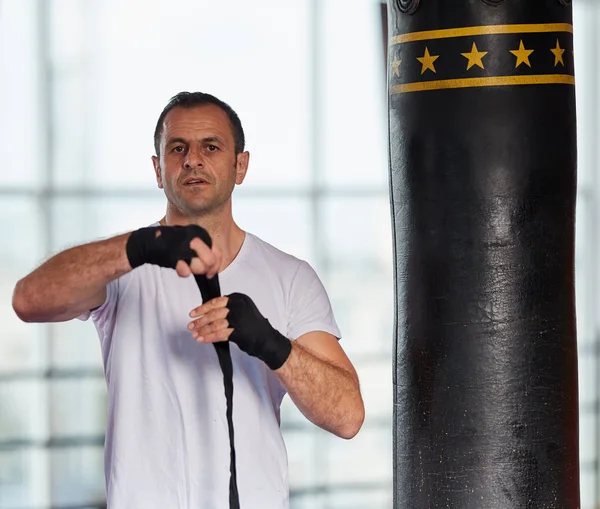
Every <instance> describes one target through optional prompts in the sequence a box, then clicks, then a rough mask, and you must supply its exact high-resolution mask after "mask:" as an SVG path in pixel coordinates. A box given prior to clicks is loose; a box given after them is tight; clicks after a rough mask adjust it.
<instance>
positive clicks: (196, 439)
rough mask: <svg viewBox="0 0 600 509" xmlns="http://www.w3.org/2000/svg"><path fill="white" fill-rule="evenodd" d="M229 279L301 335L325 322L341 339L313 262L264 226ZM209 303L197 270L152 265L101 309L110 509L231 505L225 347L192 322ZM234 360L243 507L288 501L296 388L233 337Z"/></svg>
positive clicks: (224, 275) (224, 287)
mask: <svg viewBox="0 0 600 509" xmlns="http://www.w3.org/2000/svg"><path fill="white" fill-rule="evenodd" d="M219 282H220V285H221V292H222V294H223V295H227V294H230V293H232V292H241V293H245V294H247V295H249V296H250V297H251V298H252V300H253V301H254V302H255V303H256V306H257V307H258V309H259V310H260V311H261V313H262V314H263V315H264V316H265V317H266V318H268V319H269V321H270V323H271V325H273V327H275V328H276V329H277V330H278V331H279V332H281V333H282V334H284V335H285V336H286V337H288V338H289V339H291V340H294V339H296V338H298V337H299V336H301V335H302V334H305V333H307V332H311V331H317V330H319V331H325V332H328V333H330V334H333V335H334V336H336V337H338V338H339V337H340V332H339V329H338V327H337V324H336V322H335V319H334V316H333V313H332V310H331V305H330V302H329V299H328V297H327V294H326V292H325V289H324V288H323V285H322V284H321V282H320V280H319V278H318V276H317V275H316V273H315V272H314V270H313V269H312V268H311V267H310V265H309V264H308V263H306V262H305V261H302V260H299V259H297V258H295V257H293V256H291V255H289V254H286V253H284V252H282V251H280V250H278V249H276V248H275V247H273V246H271V245H270V244H268V243H266V242H264V241H263V240H261V239H259V238H258V237H256V236H254V235H252V234H249V233H247V234H246V237H245V240H244V243H243V245H242V248H241V250H240V252H239V253H238V255H237V257H236V258H235V259H234V261H233V262H232V263H231V264H230V265H229V267H227V268H226V269H225V270H224V271H223V272H221V273H220V274H219ZM201 303H202V298H201V296H200V291H199V289H198V286H197V285H196V282H195V280H194V278H193V277H189V278H180V277H179V276H178V275H177V274H176V272H175V271H174V270H172V269H166V268H162V267H158V266H155V265H143V266H141V267H138V268H136V269H135V270H133V271H131V272H129V273H127V274H125V275H124V276H122V277H120V278H118V279H116V280H114V281H112V282H111V283H110V284H109V285H108V286H107V298H106V301H105V302H104V304H103V305H102V306H101V307H99V308H98V309H96V310H94V311H93V312H92V313H91V316H92V318H93V321H94V324H95V325H96V328H97V330H98V334H99V336H100V342H101V347H102V357H103V361H104V370H105V375H106V381H107V386H108V419H107V421H108V422H107V430H106V443H105V470H106V488H107V499H108V508H109V509H224V508H226V507H227V506H228V499H229V478H230V472H229V467H230V455H229V452H230V451H229V436H228V429H227V418H226V401H225V393H224V387H223V375H222V372H221V369H220V367H219V362H218V359H217V355H216V352H215V349H214V347H213V345H210V344H199V343H197V342H195V341H194V340H193V339H192V337H191V334H190V332H189V331H188V330H187V325H188V323H189V322H190V318H189V312H190V311H191V310H192V309H193V308H195V307H197V306H199V305H200V304H201ZM82 318H84V319H85V318H86V317H85V316H84V317H82ZM231 358H232V362H233V386H234V392H233V424H234V433H235V448H236V455H237V462H236V463H237V482H238V489H239V498H240V505H241V509H287V508H288V507H289V501H288V500H289V487H288V465H287V454H286V450H285V445H284V443H283V438H282V436H281V432H280V428H279V407H280V404H281V400H282V398H283V396H284V395H285V390H284V389H283V387H282V385H281V384H280V382H279V380H278V379H277V377H276V376H275V375H274V374H273V372H272V371H271V370H270V369H269V368H268V367H267V366H266V365H265V364H264V363H263V362H262V361H260V360H258V359H256V358H254V357H250V356H249V355H247V354H245V353H244V352H242V351H241V350H240V349H239V348H238V347H237V345H235V344H233V343H231Z"/></svg>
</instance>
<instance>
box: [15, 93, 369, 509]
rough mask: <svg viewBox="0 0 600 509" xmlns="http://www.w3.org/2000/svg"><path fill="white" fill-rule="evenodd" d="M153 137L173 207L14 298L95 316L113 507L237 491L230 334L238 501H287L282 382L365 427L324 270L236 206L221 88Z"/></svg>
mask: <svg viewBox="0 0 600 509" xmlns="http://www.w3.org/2000/svg"><path fill="white" fill-rule="evenodd" d="M154 141H155V150H156V156H154V157H153V158H152V161H153V164H154V169H155V172H156V180H157V183H158V186H159V188H161V189H164V192H165V195H166V197H167V210H166V215H165V217H163V218H162V219H161V220H160V222H159V223H156V225H154V226H152V227H148V228H141V229H140V230H136V231H134V232H132V233H127V234H124V235H119V236H116V237H113V238H110V239H107V240H102V241H98V242H93V243H90V244H86V245H82V246H78V247H75V248H72V249H68V250H66V251H64V252H62V253H59V254H57V255H56V256H54V257H53V258H51V259H50V260H48V261H47V262H46V263H44V264H43V265H41V266H40V267H39V268H38V269H36V270H34V271H33V272H32V273H31V274H29V275H28V276H27V277H25V278H24V279H22V280H21V281H19V282H18V283H17V285H16V288H15V292H14V297H13V307H14V309H15V311H16V313H17V314H18V316H19V317H20V318H21V319H22V320H25V321H29V322H48V321H63V320H69V319H72V318H75V317H81V318H83V319H86V318H87V317H88V316H90V315H91V316H92V319H93V321H94V323H95V325H96V328H97V330H98V334H99V336H100V341H101V346H102V355H103V362H104V369H105V374H106V380H107V386H108V395H109V400H108V407H109V411H108V423H107V432H106V445H105V460H106V483H107V499H108V507H109V508H110V509H137V508H144V509H152V508H157V509H158V508H160V509H165V508H169V509H176V508H177V509H186V508H189V509H192V508H194V509H195V508H206V509H212V508H224V507H227V500H228V490H229V478H230V476H229V466H230V464H229V439H228V428H227V422H226V420H225V415H226V402H225V397H224V391H223V376H222V374H221V369H220V366H219V363H218V360H217V355H216V353H215V349H214V348H213V345H212V343H214V342H217V341H230V350H231V358H232V362H233V382H234V395H233V409H234V410H233V412H234V413H233V423H234V429H235V446H236V454H237V461H236V465H237V484H238V489H239V500H240V504H241V508H242V509H253V508H256V509H259V508H260V509H280V508H281V509H283V508H287V507H288V506H289V504H288V491H289V490H288V480H287V459H286V452H285V446H284V443H283V440H282V437H281V433H280V429H279V407H280V403H281V400H282V398H283V396H284V395H285V393H286V392H287V393H289V395H290V397H291V398H292V400H293V401H294V403H295V404H296V405H297V406H298V408H299V409H300V411H301V412H302V413H303V414H304V415H305V416H306V417H307V418H308V419H309V420H310V421H312V422H313V423H314V424H316V425H318V426H320V427H322V428H323V429H326V430H328V431H330V432H332V433H334V434H336V435H338V436H340V437H343V438H352V437H353V436H354V435H355V434H356V433H357V432H358V430H359V429H360V427H361V425H362V422H363V419H364V406H363V402H362V398H361V394H360V390H359V383H358V378H357V375H356V372H355V370H354V368H353V366H352V364H351V363H350V361H349V360H348V358H347V357H346V355H345V353H344V351H343V350H342V348H341V346H340V344H339V341H338V339H339V337H340V333H339V330H338V328H337V325H336V323H335V320H334V317H333V313H332V311H331V306H330V303H329V299H328V297H327V295H326V292H325V290H324V288H323V286H322V284H321V282H320V281H319V278H318V277H317V275H316V274H315V272H314V270H313V269H312V268H311V267H310V266H309V264H308V263H306V262H304V261H301V260H298V259H297V258H295V257H293V256H291V255H288V254H285V253H283V252H281V251H279V250H278V249H276V248H275V247H273V246H271V245H269V244H267V243H266V242H264V241H262V240H260V239H259V238H258V237H256V236H254V235H252V234H250V233H247V232H244V231H242V230H241V229H240V228H239V227H238V226H237V224H236V223H235V221H234V220H233V217H232V206H231V195H232V192H233V189H234V187H235V186H236V185H240V184H242V182H243V181H244V177H245V175H246V171H247V169H248V161H249V153H248V152H245V151H244V132H243V129H242V126H241V123H240V120H239V118H238V116H237V114H236V113H235V112H234V111H233V110H232V109H231V108H230V107H229V106H228V105H227V104H225V103H223V102H222V101H220V100H219V99H217V98H215V97H213V96H211V95H208V94H203V93H187V92H184V93H180V94H178V95H177V96H175V97H174V98H172V99H171V101H170V102H169V104H168V105H167V106H166V107H165V109H164V111H163V112H162V114H161V116H160V118H159V120H158V123H157V126H156V131H155V140H154ZM200 226H201V227H202V228H200ZM205 231H206V232H208V234H209V235H210V238H212V247H209V245H208V244H210V240H208V242H205V240H207V239H206V238H205V236H204V233H205ZM173 268H174V269H175V270H172V269H173ZM192 274H201V275H205V276H206V277H207V278H213V277H214V276H215V275H216V274H218V277H219V282H220V286H221V290H222V292H223V295H227V296H223V297H219V298H215V299H212V300H209V301H208V302H204V303H202V301H201V297H200V292H199V290H198V286H197V284H196V282H195V280H194V278H193V277H190V276H191V275H192ZM200 304H201V305H200ZM267 320H268V321H267Z"/></svg>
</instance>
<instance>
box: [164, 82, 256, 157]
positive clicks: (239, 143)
mask: <svg viewBox="0 0 600 509" xmlns="http://www.w3.org/2000/svg"><path fill="white" fill-rule="evenodd" d="M205 104H214V105H215V106H218V107H219V108H221V109H222V110H223V111H224V112H225V113H226V114H227V117H228V118H229V123H230V124H231V130H232V131H233V141H234V144H235V146H234V148H235V153H236V155H237V154H239V153H240V152H243V151H244V146H245V144H246V139H245V137H244V129H243V128H242V122H241V121H240V117H238V115H237V113H236V112H235V111H233V108H232V107H231V106H229V104H227V103H225V102H223V101H221V99H218V98H216V97H215V96H214V95H210V94H205V93H204V92H179V93H178V94H177V95H175V96H173V97H172V98H171V100H170V101H169V102H168V103H167V105H166V106H165V109H164V110H163V111H162V113H161V114H160V117H158V122H157V123H156V128H155V129H154V150H155V151H156V155H157V156H158V155H160V137H161V136H162V130H163V122H164V121H165V117H166V116H167V113H169V111H171V110H172V109H173V108H177V107H179V108H187V109H191V108H195V107H197V106H203V105H205Z"/></svg>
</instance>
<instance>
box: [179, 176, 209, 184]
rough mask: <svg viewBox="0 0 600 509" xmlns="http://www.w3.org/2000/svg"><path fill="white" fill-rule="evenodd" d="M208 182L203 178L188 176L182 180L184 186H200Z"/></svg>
mask: <svg viewBox="0 0 600 509" xmlns="http://www.w3.org/2000/svg"><path fill="white" fill-rule="evenodd" d="M205 184H208V182H207V181H206V180H204V179H203V178H189V179H187V180H185V181H184V182H183V185H184V186H201V185H205Z"/></svg>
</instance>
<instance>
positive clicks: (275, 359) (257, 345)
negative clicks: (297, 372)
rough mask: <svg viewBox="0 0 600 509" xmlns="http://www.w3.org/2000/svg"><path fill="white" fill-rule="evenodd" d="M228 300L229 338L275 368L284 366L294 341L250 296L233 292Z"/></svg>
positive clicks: (249, 353) (248, 352)
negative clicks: (271, 321) (284, 333)
mask: <svg viewBox="0 0 600 509" xmlns="http://www.w3.org/2000/svg"><path fill="white" fill-rule="evenodd" d="M228 299H229V301H228V302H227V308H228V309H229V314H228V315H227V321H228V322H229V327H231V328H232V329H233V332H232V333H231V336H229V340H230V341H233V342H234V343H235V344H236V345H237V346H239V347H240V349H241V350H243V351H244V352H246V353H247V354H248V355H252V356H253V357H256V358H258V359H260V360H261V361H263V362H264V363H265V364H266V365H267V366H269V368H271V369H273V370H275V369H279V368H280V367H281V366H283V363H284V362H285V361H286V360H287V358H288V357H289V356H290V353H291V351H292V342H291V341H290V340H289V339H287V338H286V337H285V336H284V335H283V334H281V333H280V332H279V331H277V330H276V329H274V328H273V327H272V326H271V324H270V323H269V320H267V319H266V318H265V317H264V316H263V315H261V314H260V311H259V310H258V308H257V307H256V305H255V304H254V302H253V301H252V299H251V298H250V297H248V296H247V295H244V294H242V293H232V294H231V295H228Z"/></svg>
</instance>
